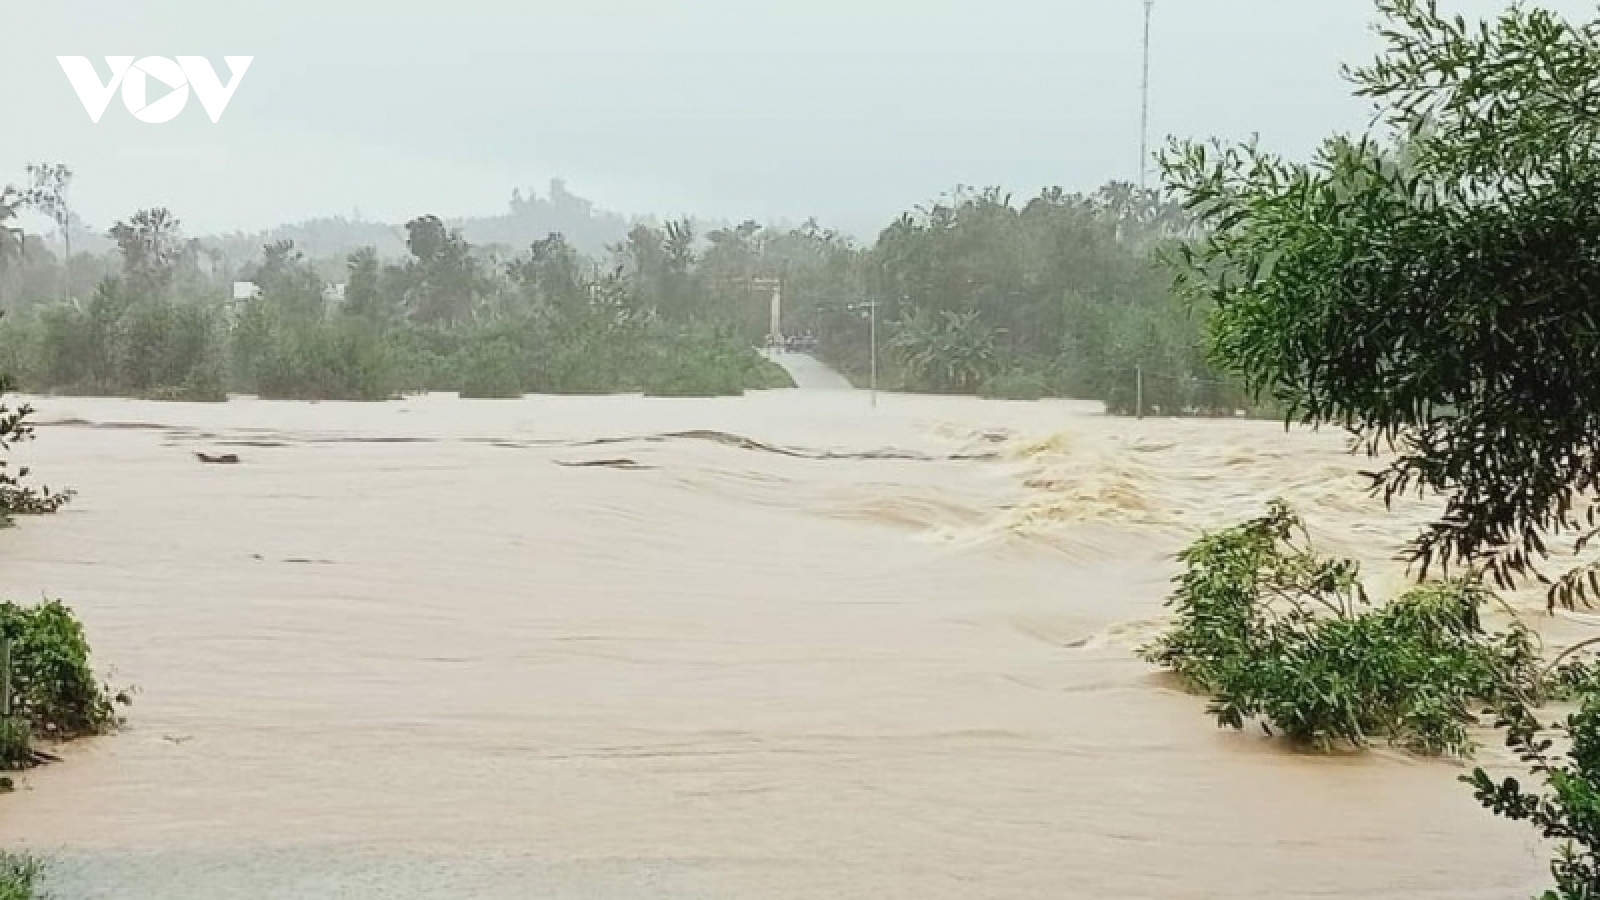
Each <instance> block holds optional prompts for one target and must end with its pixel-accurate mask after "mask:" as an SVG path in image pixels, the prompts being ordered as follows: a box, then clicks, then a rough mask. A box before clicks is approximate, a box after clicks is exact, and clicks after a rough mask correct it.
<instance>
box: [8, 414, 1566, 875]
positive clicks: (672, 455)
mask: <svg viewBox="0 0 1600 900" xmlns="http://www.w3.org/2000/svg"><path fill="white" fill-rule="evenodd" d="M35 403H36V405H37V406H38V409H39V413H38V419H39V421H40V422H41V423H42V426H43V427H41V429H40V439H39V440H38V441H37V442H36V443H34V444H32V445H29V446H28V447H27V448H26V449H25V451H24V455H25V456H26V457H27V459H28V461H30V462H33V463H35V465H36V468H37V469H38V471H39V472H40V473H42V474H43V475H45V476H46V479H45V480H46V481H49V482H51V483H56V482H61V483H67V484H70V485H72V486H73V487H75V488H76V489H77V490H78V491H79V492H80V497H79V499H78V500H77V502H76V503H74V504H73V505H72V506H70V507H69V508H68V509H67V510H66V511H64V512H62V513H61V514H60V515H58V516H55V517H51V518H44V519H35V520H28V521H26V522H25V523H23V525H22V526H21V527H19V528H16V529H12V530H10V531H7V532H4V533H0V559H3V560H4V563H3V566H0V591H3V592H4V595H5V596H8V597H11V598H17V599H22V600H28V599H33V598H37V597H39V596H41V595H49V596H56V597H61V598H62V599H64V600H65V601H67V602H68V603H70V604H71V605H73V606H74V607H75V608H77V609H78V610H79V612H80V613H81V615H82V616H83V618H84V619H85V621H86V623H87V627H88V630H89V633H90V637H91V639H92V641H93V643H94V646H95V649H96V653H97V657H98V662H99V663H100V664H101V665H102V666H104V667H106V668H107V669H108V670H109V672H110V676H111V678H112V680H113V681H114V682H115V683H117V684H129V685H133V686H136V687H137V688H138V690H139V693H138V695H137V697H136V701H135V704H134V706H133V707H132V708H131V709H130V710H129V725H128V727H127V729H126V730H124V731H123V732H121V733H119V734H117V735H114V736H111V737H108V738H105V739H99V740H94V741H90V742H86V743H83V744H81V745H76V746H72V747H69V748H67V749H66V750H65V751H64V754H65V760H64V761H63V762H61V763H59V764H56V765H52V766H48V767H46V768H43V769H39V770H35V771H34V772H31V773H28V774H27V775H26V776H25V777H23V778H22V779H21V781H20V784H19V790H18V792H17V793H15V794H12V795H10V796H6V797H0V847H6V848H10V849H19V848H22V849H28V850H30V851H32V852H35V853H38V854H42V855H44V856H46V857H48V858H49V859H50V860H51V861H52V865H53V875H52V879H53V881H52V884H53V886H54V889H55V891H56V893H57V894H58V895H59V896H60V897H61V898H62V900H71V898H80V897H81V898H111V897H116V898H159V900H190V898H193V900H202V898H204V900H227V898H241V900H242V898H250V900H273V898H284V900H287V898H358V900H368V898H380V897H381V898H401V900H411V898H435V897H473V898H491V900H500V898H530V897H532V898H542V897H549V898H558V897H559V898H628V900H632V898H750V900H766V898H773V900H820V898H825V897H839V898H873V900H899V898H904V900H975V898H984V900H1012V898H1015V900H1037V898H1112V897H1116V898H1215V897H1228V898H1233V900H1241V898H1263V900H1265V898H1273V900H1285V898H1313V897H1315V898H1330V897H1351V898H1371V900H1378V898H1396V900H1398V898H1406V900H1418V898H1428V897H1436V898H1441V900H1443V898H1450V900H1473V898H1485V900H1487V898H1495V900H1503V898H1508V897H1521V896H1528V895H1530V894H1532V893H1533V892H1534V890H1535V889H1536V888H1538V887H1539V886H1540V884H1541V883H1542V881H1543V877H1544V874H1543V873H1544V862H1543V861H1544V860H1545V859H1547V858H1548V857H1547V852H1546V848H1544V847H1542V846H1541V845H1540V844H1539V843H1538V842H1537V841H1536V840H1535V839H1534V837H1533V835H1532V833H1531V832H1530V831H1528V830H1526V829H1524V828H1522V827H1520V826H1518V825H1515V824H1511V823H1506V822H1503V821H1500V820H1497V819H1495V818H1493V817H1492V816H1490V815H1489V814H1487V813H1486V812H1483V811H1482V810H1480V809H1479V808H1478V806H1477V804H1476V803H1475V801H1474V800H1473V798H1472V797H1471V795H1470V791H1469V790H1468V789H1467V788H1466V787H1465V786H1463V785H1461V784H1459V783H1457V781H1456V778H1457V776H1458V775H1460V774H1461V772H1462V771H1463V770H1462V768H1461V767H1460V766H1459V765H1457V764H1453V763H1450V762H1442V761H1426V760H1417V759H1412V758H1409V757H1406V756H1404V755H1401V754H1397V753H1392V752H1387V751H1378V752H1372V753H1367V754H1360V755H1339V756H1331V757H1328V756H1314V755H1308V754H1300V753H1296V752H1293V751H1291V750H1289V749H1286V748H1285V747H1283V746H1282V745H1281V744H1279V743H1278V742H1276V741H1274V740H1272V739H1269V738H1267V737H1266V736H1264V735H1263V734H1262V733H1261V732H1260V731H1248V732H1243V733H1234V732H1224V731H1220V730H1218V729H1217V728H1216V727H1215V726H1214V724H1213V723H1212V722H1211V721H1210V720H1209V719H1208V718H1207V717H1206V716H1205V714H1204V703H1203V701H1202V700H1200V699H1198V698H1196V697H1193V696H1190V695H1188V694H1185V693H1184V692H1182V691H1181V690H1179V689H1178V688H1177V686H1176V685H1174V684H1172V683H1171V682H1169V681H1168V680H1166V679H1165V678H1163V677H1162V676H1160V675H1159V674H1156V673H1154V672H1152V671H1151V669H1150V667H1148V666H1147V665H1146V664H1144V663H1142V662H1141V661H1139V660H1138V659H1137V658H1136V657H1135V655H1134V653H1133V648H1135V647H1136V646H1137V645H1138V644H1139V643H1140V642H1141V641H1143V640H1145V639H1147V638H1148V637H1150V636H1151V635H1152V634H1154V633H1155V631H1156V630H1157V629H1158V628H1159V627H1160V626H1161V622H1162V615H1163V607H1162V600H1163V597H1164V595H1165V593H1166V590H1167V587H1168V579H1169V578H1170V577H1171V576H1172V574H1173V573H1174V564H1173V562H1172V560H1171V554H1172V553H1173V552H1174V551H1175V550H1176V549H1178V548H1179V547H1181V546H1182V545H1183V543H1184V542H1185V541H1186V540H1188V539H1191V538H1192V537H1193V536H1194V535H1196V534H1197V533H1198V532H1199V531H1200V530H1202V529H1205V528H1212V527H1218V526H1222V525H1226V524H1229V523H1231V522H1233V521H1237V520H1238V519H1241V518H1243V517H1245V516H1248V515H1252V514H1255V513H1257V512H1259V511H1260V510H1261V509H1262V508H1263V505H1264V504H1265V502H1266V501H1267V500H1268V499H1270V498H1272V497H1274V496H1284V497H1286V498H1287V499H1289V500H1290V501H1292V502H1293V503H1295V505H1296V506H1297V507H1298V508H1299V509H1301V510H1302V511H1303V512H1304V513H1305V514H1306V515H1307V516H1308V518H1309V519H1310V520H1311V522H1312V525H1313V526H1314V529H1315V534H1316V535H1317V537H1318V540H1319V541H1320V542H1321V543H1322V545H1323V548H1324V549H1327V550H1330V551H1332V552H1341V553H1355V554H1358V555H1361V556H1363V557H1364V558H1367V559H1369V560H1371V561H1372V564H1373V566H1374V567H1375V568H1374V576H1373V577H1374V578H1375V579H1378V580H1380V581H1383V580H1388V581H1391V582H1397V580H1398V578H1399V577H1400V575H1399V571H1398V567H1388V568H1385V560H1386V559H1387V558H1388V557H1389V555H1390V554H1392V552H1393V551H1394V549H1395V548H1396V547H1398V546H1399V545H1400V543H1401V542H1403V540H1404V539H1405V538H1406V537H1408V536H1410V534H1411V532H1412V529H1413V528H1414V527H1415V525H1416V524H1417V523H1418V522H1420V521H1422V519H1423V517H1425V516H1426V515H1427V513H1428V512H1430V511H1431V510H1430V509H1429V508H1427V507H1424V506H1420V505H1419V506H1416V507H1401V508H1397V509H1396V510H1394V511H1392V512H1385V511H1384V509H1383V507H1382V505H1381V504H1380V503H1379V502H1377V501H1375V500H1373V499H1371V498H1369V497H1368V495H1367V494H1366V492H1365V489H1364V482H1363V481H1362V479H1361V476H1360V475H1359V471H1360V470H1361V469H1362V468H1363V466H1364V465H1367V463H1366V461H1365V460H1362V459H1357V458H1352V457H1349V456H1347V455H1346V454H1345V445H1344V441H1343V439H1342V437H1341V436H1339V435H1337V434H1333V433H1312V432H1307V431H1298V430H1297V431H1290V432H1286V431H1285V429H1284V428H1283V427H1282V426H1281V425H1279V424H1275V423H1271V422H1254V421H1243V420H1239V421H1172V420H1156V419H1146V420H1143V421H1133V420H1126V419H1115V418H1108V417H1105V416H1102V415H1099V414H1098V412H1097V411H1096V410H1095V409H1093V408H1091V407H1089V406H1086V405H1084V404H1076V403H1070V402H1052V401H1047V402H1041V403H1005V402H994V401H983V400H977V399H973V398H950V397H910V396H901V395H884V396H881V397H880V398H879V399H878V402H877V405H876V407H874V406H872V405H871V404H870V403H869V402H868V399H867V396H866V395H865V394H864V393H862V392H851V391H847V390H833V391H826V390H788V391H771V392H763V393H751V394H750V395H748V396H746V397H743V398H729V399H716V400H665V399H644V398H640V397H634V396H619V397H529V398H526V399H523V400H513V401H487V400H486V401H463V400H459V399H457V398H455V397H452V396H441V395H432V396H425V397H414V398H410V399H406V400H401V401H395V402H390V403H381V404H342V403H318V404H303V403H275V402H266V401H259V400H254V399H250V398H238V399H235V400H234V401H232V402H230V403H227V404H218V405H186V404H161V403H146V402H136V401H123V400H106V399H69V398H45V399H40V400H37V401H35ZM197 452H206V453H236V454H237V455H238V456H239V457H240V462H239V464H238V465H205V464H202V463H200V462H199V461H198V460H197V458H196V455H195V454H196V453H197ZM1529 602H1530V603H1536V601H1529ZM1492 756H1493V752H1492V748H1491V759H1490V761H1491V762H1494V761H1495V760H1494V759H1493V758H1492Z"/></svg>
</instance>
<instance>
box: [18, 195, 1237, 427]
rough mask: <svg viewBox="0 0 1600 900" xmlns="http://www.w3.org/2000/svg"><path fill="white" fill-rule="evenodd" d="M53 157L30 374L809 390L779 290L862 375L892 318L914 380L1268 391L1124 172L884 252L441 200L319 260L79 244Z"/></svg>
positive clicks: (974, 213)
mask: <svg viewBox="0 0 1600 900" xmlns="http://www.w3.org/2000/svg"><path fill="white" fill-rule="evenodd" d="M30 171H31V173H32V174H33V175H34V181H33V186H32V187H30V188H14V189H7V192H6V194H5V195H4V199H0V220H3V219H5V218H6V217H7V216H8V211H9V213H10V218H12V219H14V220H17V219H16V216H15V214H16V213H18V212H25V211H31V212H36V213H45V214H47V215H46V216H45V220H46V221H52V222H55V223H56V224H58V225H59V226H60V227H59V228H57V230H56V231H57V236H56V237H55V238H54V239H53V240H46V239H44V238H43V237H41V236H39V235H24V234H22V233H21V232H20V231H16V230H15V229H14V228H13V229H12V230H11V231H9V232H8V234H10V235H11V236H10V238H9V239H8V240H9V243H8V244H7V246H8V247H9V250H6V252H3V253H0V304H3V305H4V308H5V309H8V310H10V311H11V315H9V316H8V317H7V318H5V319H4V320H0V367H4V368H5V369H7V370H9V371H11V372H13V373H14V374H15V375H16V377H17V378H18V380H19V382H20V384H21V385H22V387H23V388H25V389H27V390H30V391H37V392H55V393H68V394H110V395H124V396H137V397H147V398H156V399H167V400H190V401H207V400H222V399H225V398H226V395H227V394H228V393H229V392H245V393H254V394H259V395H261V396H264V397H276V398H286V399H346V400H381V399H386V398H389V397H393V396H396V395H397V394H401V393H406V392H419V391H459V392H461V393H462V394H463V395H465V396H470V397H508V396H518V395H520V394H523V393H529V392H541V393H611V392H644V393H648V394H663V395H665V394H671V395H680V396H681V395H721V394H737V393H739V392H741V391H743V390H747V389H763V388H770V387H782V386H787V385H788V384H789V382H788V379H787V377H786V376H785V375H783V374H782V373H781V372H780V371H779V370H778V369H777V368H776V367H775V366H773V365H771V364H770V363H768V362H765V361H764V360H763V359H762V357H761V356H760V355H759V354H758V353H756V352H755V351H754V350H753V348H755V347H757V346H760V345H762V344H763V343H764V341H765V340H766V338H767V336H768V332H769V330H770V325H771V320H770V309H771V294H772V287H771V285H772V284H777V285H778V286H779V287H780V290H781V293H782V304H781V306H782V310H783V318H782V323H781V327H782V328H783V329H784V331H785V332H787V333H789V334H797V333H802V332H809V333H811V334H813V335H815V336H816V337H817V338H818V352H819V355H821V356H822V357H823V358H824V359H825V360H826V361H827V362H829V363H831V364H833V365H834V366H836V367H837V368H839V369H841V370H842V371H843V372H845V373H846V374H847V375H849V376H851V377H852V378H855V379H857V380H863V379H864V378H865V376H866V374H867V371H868V369H869V359H870V357H871V355H872V354H871V344H870V341H871V337H872V335H873V334H874V332H876V333H877V336H878V342H879V351H880V352H879V357H880V359H879V363H880V375H881V380H882V383H883V385H884V386H885V387H889V388H892V389H899V390H908V391H929V392H943V393H966V394H981V395H983V396H988V397H997V398H1008V399H1037V398H1041V397H1047V396H1069V397H1079V398H1086V399H1098V400H1103V401H1105V402H1106V403H1107V406H1108V408H1109V409H1111V410H1112V411H1113V412H1135V411H1145V412H1160V413H1168V414H1185V413H1216V414H1225V415H1232V414H1234V413H1235V412H1236V411H1238V410H1241V409H1245V408H1247V407H1251V406H1252V404H1251V403H1250V401H1249V398H1248V397H1247V396H1246V394H1245V393H1244V392H1243V390H1242V389H1241V387H1240V385H1239V384H1238V383H1237V382H1235V381H1232V380H1230V378H1229V377H1228V376H1225V375H1222V374H1220V373H1219V372H1218V371H1217V370H1216V369H1214V368H1213V367H1212V365H1211V363H1210V362H1209V361H1208V360H1207V359H1206V357H1205V353H1204V340H1203V335H1202V333H1201V317H1199V316H1197V315H1195V314H1194V311H1193V310H1190V309H1189V308H1187V307H1186V306H1184V305H1183V304H1181V303H1179V302H1177V300H1176V299H1175V298H1174V295H1173V292H1172V290H1171V285H1170V283H1169V281H1170V279H1169V278H1168V277H1167V276H1166V274H1165V271H1164V269H1163V267H1162V265H1161V261H1160V255H1161V253H1163V252H1164V251H1165V249H1167V248H1168V247H1170V246H1171V245H1172V242H1173V241H1174V240H1175V239H1176V238H1178V237H1179V236H1181V235H1183V234H1185V233H1186V232H1187V229H1188V228H1189V227H1190V224H1189V223H1190V220H1189V217H1188V216H1187V214H1186V213H1185V212H1184V211H1183V210H1182V209H1181V208H1180V207H1178V206H1176V205H1174V204H1171V203H1167V202H1163V201H1161V200H1160V199H1159V197H1158V195H1157V194H1156V193H1155V192H1140V191H1138V190H1136V189H1134V188H1133V187H1131V186H1129V185H1125V184H1112V185H1108V186H1106V187H1104V188H1102V189H1100V190H1098V191H1095V192H1093V193H1090V194H1071V193H1067V192H1065V191H1063V190H1061V189H1059V188H1055V189H1050V190H1046V191H1043V192H1041V193H1040V194H1039V195H1037V196H1036V197H1034V198H1032V199H1030V200H1028V201H1027V202H1025V203H1020V204H1019V203H1016V202H1014V201H1013V199H1012V198H1011V197H1009V196H1007V195H1005V194H1003V193H1001V192H1000V191H997V190H967V189H961V190H958V191H956V192H954V193H952V194H951V195H949V196H947V197H945V198H943V199H941V200H940V201H938V202H936V203H934V204H933V205H931V206H929V207H926V208H922V209H919V211H917V212H916V213H914V214H907V215H905V216H902V217H901V218H899V219H897V220H896V221H894V222H892V223H890V224H889V225H888V226H887V227H886V228H884V229H883V231H882V233H881V234H880V235H879V236H878V237H877V239H876V240H875V242H873V243H872V244H871V245H867V246H864V245H861V244H859V243H858V242H856V241H854V240H852V239H850V238H848V237H846V236H844V235H842V234H840V233H838V232H835V231H831V230H828V229H826V228H823V227H822V226H821V225H819V224H817V223H815V222H808V223H805V224H803V225H801V226H799V227H794V228H785V227H777V226H772V227H763V226H760V225H758V224H756V223H754V222H745V223H742V224H739V225H736V226H728V227H711V228H707V227H701V226H699V225H697V224H696V223H694V222H692V221H690V220H679V221H672V222H667V223H665V224H656V223H644V222H642V223H636V224H634V225H633V226H632V227H631V228H630V229H628V230H627V231H626V233H625V234H624V235H623V236H622V237H620V239H618V240H616V241H614V242H613V243H611V244H610V245H609V246H608V247H607V248H606V249H605V251H604V252H602V253H584V252H580V251H579V249H578V248H577V247H576V246H574V245H573V244H571V243H569V242H568V240H567V238H566V237H565V236H563V235H562V234H560V233H551V234H548V235H546V236H543V237H540V238H537V239H535V240H532V241H530V242H528V243H526V244H523V245H522V246H520V247H511V246H507V245H504V244H473V243H470V242H469V241H468V240H467V239H466V238H465V237H464V233H463V231H462V230H461V229H459V228H454V227H451V226H449V225H447V224H446V223H445V222H443V221H442V220H440V219H439V218H437V217H435V216H428V215H424V216H419V217H417V218H415V219H413V220H411V221H410V222H408V223H406V225H405V226H404V229H403V234H404V241H403V243H400V244H399V245H398V246H403V248H404V254H403V255H399V256H388V257H384V256H380V255H379V252H378V250H377V248H376V247H375V246H359V247H350V248H346V249H345V250H344V251H342V252H341V253H340V254H339V255H337V256H327V255H324V256H319V257H316V258H312V257H308V256H307V255H306V252H305V250H304V249H303V248H301V247H298V246H296V245H295V243H294V242H293V241H292V240H289V239H281V240H275V241H272V242H269V243H267V244H265V245H263V246H259V247H257V248H255V249H254V250H253V251H251V252H250V253H249V254H248V255H241V251H240V248H239V246H238V242H237V241H236V240H231V239H230V240H220V239H195V238H191V237H188V236H186V235H185V234H184V232H183V228H182V224H181V222H180V221H179V220H178V219H177V218H176V217H175V216H174V215H173V214H172V213H171V212H170V211H168V210H165V209H147V210H141V211H138V212H136V213H135V214H134V215H132V216H130V217H129V218H127V219H126V220H124V221H119V222H117V223H115V224H114V225H112V226H111V227H110V228H109V229H107V230H106V231H105V232H104V233H103V234H100V235H97V237H98V238H99V239H100V241H101V244H102V245H103V249H102V250H99V251H92V252H91V251H81V250H80V251H79V253H78V254H77V255H76V256H73V257H71V258H70V259H63V256H64V255H65V251H66V245H67V241H66V240H64V236H65V235H67V234H68V233H70V230H71V229H70V228H69V227H68V225H69V224H70V223H71V222H72V221H73V219H72V217H71V214H70V212H68V211H65V210H66V193H67V188H68V187H69V186H70V184H71V172H70V170H66V169H65V168H64V167H59V166H44V167H35V169H34V170H30ZM46 171H47V172H49V173H51V177H50V178H48V179H45V178H42V177H40V176H38V175H37V172H46ZM17 221H20V220H17ZM359 233H360V234H368V231H361V232H359ZM369 236H370V235H369ZM79 243H80V244H82V243H83V238H81V237H80V240H79ZM321 246H322V247H323V248H324V250H326V247H327V246H329V245H328V244H327V242H321ZM385 246H386V247H391V248H392V247H394V246H396V245H395V244H394V243H393V242H386V243H385ZM236 286H238V291H237V296H236ZM873 311H875V312H876V316H877V320H878V321H877V322H876V323H873V322H872V321H870V320H871V318H872V316H871V315H870V313H872V312H873Z"/></svg>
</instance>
